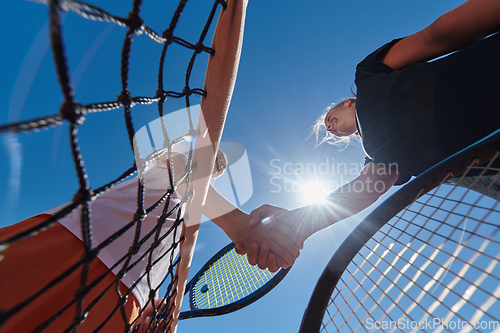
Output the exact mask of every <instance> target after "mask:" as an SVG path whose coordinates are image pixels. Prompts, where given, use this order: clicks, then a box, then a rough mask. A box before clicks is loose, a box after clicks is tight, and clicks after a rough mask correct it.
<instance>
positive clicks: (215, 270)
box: [192, 250, 275, 309]
mask: <svg viewBox="0 0 500 333" xmlns="http://www.w3.org/2000/svg"><path fill="white" fill-rule="evenodd" d="M274 275H275V273H271V272H270V271H269V270H267V269H266V270H261V269H259V268H258V267H254V266H251V265H249V264H248V262H247V258H246V256H240V255H239V254H237V253H236V252H235V251H234V250H231V251H229V252H228V253H226V254H225V255H224V256H223V257H222V258H220V259H219V260H217V261H216V262H215V263H214V264H212V266H211V267H210V268H209V269H208V270H207V271H206V272H204V273H203V274H202V276H200V278H199V280H198V281H197V283H196V285H195V286H194V287H193V288H194V293H193V300H192V304H193V305H194V307H195V308H197V309H210V308H217V307H222V306H225V305H228V304H231V303H234V302H236V301H238V300H241V299H243V298H244V297H246V296H248V295H250V294H252V293H253V292H254V291H256V290H258V289H259V288H261V287H262V286H263V285H265V284H266V283H267V282H268V281H270V280H271V279H272V278H273V277H274Z"/></svg>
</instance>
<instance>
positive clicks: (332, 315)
mask: <svg viewBox="0 0 500 333" xmlns="http://www.w3.org/2000/svg"><path fill="white" fill-rule="evenodd" d="M497 155H498V154H497ZM497 155H496V156H497ZM496 156H495V157H496ZM493 160H494V159H492V160H491V161H490V163H489V164H488V165H491V164H492V162H493ZM487 167H488V166H487ZM487 167H486V168H484V169H483V170H482V172H481V174H480V175H479V176H475V177H476V179H473V180H472V181H469V182H467V188H465V187H461V186H455V185H450V184H448V183H444V181H443V182H442V183H441V185H440V186H439V187H437V188H435V189H434V190H432V191H430V192H428V193H426V194H425V195H424V196H422V197H420V198H419V199H418V200H416V201H414V202H413V203H412V204H411V205H409V206H407V207H406V208H405V209H404V210H403V211H401V212H400V213H399V214H398V215H397V216H395V218H393V219H392V220H391V221H390V222H388V223H387V224H386V225H385V226H384V227H383V228H381V229H380V230H379V231H378V232H377V233H376V234H375V235H374V236H373V237H372V239H371V240H370V241H369V242H367V243H366V244H365V246H364V248H363V250H361V251H359V253H358V255H357V256H356V257H355V258H354V259H353V260H352V262H351V264H350V265H349V266H348V268H347V269H346V270H345V272H344V274H343V275H342V277H341V279H340V281H339V284H338V285H337V287H336V291H335V292H334V296H333V297H330V302H329V304H328V307H327V309H326V311H325V316H324V319H323V323H322V325H321V327H322V328H321V331H322V332H328V330H329V327H330V326H333V327H334V328H333V327H330V329H332V330H335V331H337V332H339V331H351V332H355V331H358V330H363V331H367V332H368V331H373V330H375V329H380V330H382V331H384V332H385V331H388V332H395V331H408V330H409V329H411V330H412V332H416V331H420V330H423V331H450V332H451V331H453V329H455V328H456V327H457V326H460V323H461V329H462V331H464V332H465V331H470V330H475V331H480V332H492V331H495V332H500V315H499V314H495V313H494V312H493V311H492V310H493V309H494V308H495V306H497V307H498V306H500V278H499V276H500V268H499V265H498V263H499V261H500V237H499V231H500V227H499V221H500V211H499V208H498V205H499V203H498V202H497V201H495V200H492V199H491V198H489V197H486V196H484V195H478V194H477V193H476V192H471V191H470V190H469V189H470V188H472V187H473V186H474V184H476V183H477V182H478V181H480V179H481V176H482V175H484V174H485V173H486V171H488V169H487ZM472 168H474V169H476V170H477V169H478V167H477V166H475V165H472V166H471V167H470V168H469V169H472ZM494 171H498V170H496V169H495V170H494ZM448 177H449V176H448ZM448 177H447V178H448ZM466 177H467V172H466V173H464V174H463V175H462V177H461V180H463V179H465V178H466ZM447 178H445V180H446V179H447ZM498 178H499V173H498V172H497V173H496V175H495V176H493V177H490V176H489V178H488V181H489V184H487V186H486V187H485V188H484V191H482V192H483V193H487V192H488V191H489V189H491V188H492V186H493V185H495V184H496V182H497V180H498ZM458 185H460V181H459V182H458Z"/></svg>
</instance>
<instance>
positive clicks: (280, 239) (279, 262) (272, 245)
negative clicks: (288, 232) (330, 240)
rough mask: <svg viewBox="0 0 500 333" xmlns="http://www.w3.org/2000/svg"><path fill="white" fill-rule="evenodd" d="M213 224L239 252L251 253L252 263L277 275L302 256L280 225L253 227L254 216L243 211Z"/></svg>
mask: <svg viewBox="0 0 500 333" xmlns="http://www.w3.org/2000/svg"><path fill="white" fill-rule="evenodd" d="M213 221H214V222H215V223H216V224H218V225H219V226H221V227H222V229H223V230H224V231H225V233H226V234H227V235H228V237H229V238H231V240H232V241H233V242H234V243H235V244H236V247H235V250H236V252H237V253H239V254H245V253H249V254H250V255H249V256H248V262H249V263H250V264H252V265H256V264H258V266H259V268H261V269H265V268H269V270H270V271H271V272H275V271H277V270H278V269H279V267H283V268H286V267H289V266H291V265H292V264H293V263H294V261H295V259H296V258H297V257H298V256H299V254H300V248H299V247H298V246H297V245H296V244H295V243H294V242H293V241H292V240H291V239H289V238H288V237H285V236H284V235H283V234H281V233H280V232H279V230H278V228H277V227H278V225H277V224H275V223H262V222H261V223H253V224H250V215H248V214H246V213H244V212H242V211H241V210H239V209H238V210H234V211H232V212H230V213H228V214H225V215H224V216H221V217H219V218H217V219H214V220H213Z"/></svg>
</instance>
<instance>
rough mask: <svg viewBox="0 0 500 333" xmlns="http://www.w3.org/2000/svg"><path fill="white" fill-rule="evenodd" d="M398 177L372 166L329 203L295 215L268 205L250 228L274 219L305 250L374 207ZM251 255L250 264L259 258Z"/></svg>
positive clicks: (262, 262) (255, 213) (257, 213)
mask: <svg viewBox="0 0 500 333" xmlns="http://www.w3.org/2000/svg"><path fill="white" fill-rule="evenodd" d="M398 176H399V173H398V172H397V170H393V169H392V170H390V169H387V168H386V167H385V166H384V165H379V164H376V163H373V162H370V163H368V164H367V165H366V166H365V167H364V168H363V170H362V171H361V173H360V175H359V176H358V177H357V178H356V179H354V180H353V181H351V182H350V183H348V184H346V185H344V186H342V187H341V188H339V189H337V190H335V191H334V192H333V193H331V194H330V196H329V197H328V201H327V203H324V204H321V205H309V206H305V207H301V208H298V209H294V210H291V211H288V210H285V209H282V208H278V207H274V206H270V205H264V206H261V207H260V208H257V209H256V210H254V211H253V212H252V213H251V214H250V215H251V217H252V220H251V223H250V225H258V222H257V221H260V220H262V219H263V218H265V217H269V216H272V217H273V223H272V224H273V225H275V226H276V228H277V230H278V231H279V232H280V233H281V234H283V235H285V236H287V237H288V238H289V239H291V240H293V242H294V243H295V244H296V245H297V246H298V247H299V248H302V246H303V243H304V241H305V240H306V239H307V238H309V237H310V236H311V235H313V234H314V233H316V232H318V231H320V230H322V229H325V228H327V227H329V226H331V225H332V224H335V223H337V222H339V221H341V220H343V219H345V218H347V217H350V216H352V215H355V214H357V213H359V212H361V211H362V210H364V209H366V208H367V207H369V206H371V205H372V204H373V203H374V202H375V201H377V199H378V198H379V197H380V196H382V195H383V194H384V193H386V192H387V191H388V190H389V189H390V188H391V187H392V186H393V185H394V183H395V182H396V180H397V179H398ZM247 255H248V258H249V261H250V260H251V258H256V257H257V256H258V254H257V253H256V252H254V251H253V250H251V251H249V252H248V253H247ZM258 263H259V267H260V266H261V265H262V266H264V265H265V264H266V263H265V259H262V258H261V256H258Z"/></svg>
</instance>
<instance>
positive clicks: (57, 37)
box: [0, 0, 226, 332]
mask: <svg viewBox="0 0 500 333" xmlns="http://www.w3.org/2000/svg"><path fill="white" fill-rule="evenodd" d="M35 2H40V3H43V4H45V5H47V7H48V15H49V29H50V40H51V46H52V53H53V58H54V63H55V68H56V72H57V76H58V79H59V84H60V87H61V90H62V95H63V101H62V102H61V103H60V109H59V112H57V113H55V114H52V115H49V116H45V117H41V118H37V119H30V120H26V121H21V122H16V123H10V124H7V125H2V126H0V133H1V134H8V133H17V132H30V131H38V130H40V129H46V128H49V127H52V126H59V125H61V124H63V123H64V122H66V123H68V124H69V136H70V145H71V152H72V156H73V162H74V167H75V170H76V173H77V178H78V183H79V187H78V190H77V191H76V193H75V195H74V197H73V199H72V201H71V203H70V204H68V205H67V206H66V207H64V208H63V209H61V210H59V211H58V212H57V213H55V214H54V215H53V216H52V217H50V218H48V219H47V220H46V221H44V222H43V223H40V224H38V225H36V226H35V227H33V228H30V229H29V230H26V231H24V232H21V233H18V234H16V235H14V236H11V237H9V238H8V239H6V240H3V241H2V242H1V243H0V251H2V252H4V251H5V250H6V249H8V248H9V246H12V245H13V244H15V243H17V242H20V241H23V240H26V239H28V238H29V237H32V236H33V235H36V234H37V233H40V232H42V231H44V230H46V229H48V228H50V227H51V226H53V225H54V224H55V223H57V221H59V220H60V219H62V218H63V217H65V216H66V215H67V214H70V213H71V212H73V211H75V209H79V211H80V212H81V219H80V227H81V239H82V242H83V245H84V252H83V255H82V257H81V260H80V261H78V262H77V263H75V264H74V265H73V266H72V267H70V268H69V269H68V270H66V271H65V272H64V273H63V274H61V275H59V276H57V278H55V279H54V280H53V281H51V282H50V283H49V284H47V285H46V286H45V287H44V288H42V289H40V290H36V291H35V292H34V293H33V295H32V296H31V297H29V298H27V299H18V300H16V304H17V305H15V306H14V307H12V308H8V309H0V310H1V313H0V328H1V326H2V325H5V323H8V321H9V318H11V317H12V316H14V315H17V314H19V313H22V311H23V309H25V308H26V307H27V306H28V305H29V304H30V303H32V302H33V301H35V300H36V299H37V298H39V297H41V296H42V295H44V293H46V292H47V291H48V290H50V289H51V288H53V287H54V286H56V285H57V284H59V283H61V281H64V279H65V278H66V277H68V276H69V275H70V274H71V273H73V272H74V271H77V270H78V271H79V272H80V273H79V274H80V285H79V286H77V289H76V290H74V291H72V292H74V298H73V300H72V301H71V303H69V304H65V305H64V307H62V308H61V309H60V311H58V312H57V313H56V314H55V315H54V316H53V317H51V318H47V319H46V320H45V321H44V322H42V323H40V325H39V326H38V327H37V328H36V330H35V331H43V330H44V329H45V328H47V327H50V324H51V323H52V322H53V321H55V320H56V319H57V318H58V317H59V316H61V315H62V314H63V313H64V312H65V311H69V310H68V309H70V308H76V312H74V319H73V322H72V323H71V324H70V325H69V326H68V327H67V328H66V331H72V332H76V331H78V327H79V326H80V325H81V324H82V322H83V321H84V319H85V317H86V316H87V314H88V313H89V312H91V311H92V309H93V308H94V307H95V306H96V304H98V302H99V301H100V299H101V297H103V296H104V295H105V294H106V293H117V294H118V299H119V301H118V302H117V304H116V305H115V307H114V308H113V309H109V314H108V315H107V319H105V320H104V321H103V322H102V323H101V325H100V326H99V327H96V328H95V331H99V330H106V329H103V327H105V325H106V322H107V321H108V320H109V319H110V318H111V317H112V316H113V315H115V314H116V313H121V317H122V318H123V331H124V332H130V331H131V330H132V329H133V328H134V324H135V323H134V322H133V318H132V322H130V323H129V318H127V314H126V312H125V304H126V302H127V299H128V297H129V295H130V294H131V293H132V289H133V288H134V287H135V284H134V285H133V286H132V287H131V288H130V289H129V290H128V291H127V292H126V293H122V292H121V291H120V288H119V285H120V281H121V279H122V278H123V276H125V275H126V273H127V272H128V271H130V270H131V269H132V268H133V267H134V266H135V265H136V264H137V262H138V261H139V260H140V259H143V258H144V257H147V260H148V264H147V269H146V270H145V271H144V274H143V275H142V278H143V279H147V280H148V285H149V289H150V293H149V300H150V302H151V303H154V300H155V299H156V298H157V295H158V291H159V288H160V286H157V287H153V286H152V284H151V283H150V281H149V271H150V270H151V269H154V266H155V264H156V263H157V262H158V260H160V259H163V258H168V260H169V267H168V272H167V274H166V276H165V277H164V279H163V281H162V283H161V286H163V288H164V289H162V290H166V292H165V294H164V295H161V296H162V297H163V298H164V301H163V304H164V305H165V306H161V307H159V306H158V304H156V306H155V308H156V309H155V311H154V314H153V320H152V321H151V324H150V330H151V331H163V330H168V327H170V325H171V321H172V312H173V306H172V305H171V304H172V299H173V298H174V297H175V294H176V290H175V283H176V274H175V268H176V265H177V263H178V262H179V257H178V256H177V255H176V251H175V250H176V249H177V248H178V246H179V243H180V242H181V241H182V237H180V234H181V226H182V221H183V219H182V213H181V209H180V207H181V205H182V203H184V202H186V201H187V198H188V195H189V193H188V192H187V191H186V193H184V194H183V198H182V200H181V201H180V202H176V203H175V204H169V203H171V197H172V194H173V193H174V192H175V189H176V185H178V183H179V181H177V182H174V177H173V172H174V170H173V166H172V162H170V165H169V168H168V169H169V176H170V185H171V186H170V189H169V190H167V191H166V192H165V193H164V195H163V196H162V197H161V198H159V199H158V201H157V202H156V203H155V204H154V205H152V206H145V203H144V191H145V189H144V185H143V182H142V181H137V208H136V212H135V215H134V218H133V220H130V221H124V223H123V228H121V229H120V230H116V232H115V233H114V234H113V235H112V236H111V237H109V238H107V239H106V240H105V241H103V242H100V243H96V242H94V241H93V237H92V219H91V212H92V202H93V201H94V200H96V199H97V198H98V197H99V196H100V195H102V194H103V193H105V192H107V191H109V190H110V189H112V188H114V187H115V186H117V185H118V184H120V183H121V182H122V181H124V180H125V179H127V177H129V176H130V175H132V174H134V173H135V172H138V174H139V177H138V178H139V179H141V177H142V173H141V170H143V169H144V167H145V165H146V164H147V162H148V161H147V158H141V157H140V156H138V154H135V155H134V152H137V142H136V141H135V140H134V135H135V133H136V128H134V121H133V117H132V113H131V108H133V107H134V106H136V105H138V104H141V105H151V107H152V108H151V109H149V110H150V111H151V112H155V113H156V114H158V116H159V117H163V116H164V105H165V103H166V102H167V98H175V99H183V100H184V101H185V103H184V105H185V107H186V109H185V110H186V112H187V116H188V119H189V128H190V134H193V133H195V128H194V125H193V120H192V115H191V113H190V107H191V106H192V104H193V98H198V99H199V98H200V96H205V95H206V93H205V91H204V90H203V89H202V88H201V87H203V82H191V81H192V80H191V74H192V71H193V67H194V66H195V63H196V64H197V66H200V67H206V62H207V59H208V56H209V55H210V54H214V52H215V51H214V50H213V49H211V48H210V47H208V46H206V44H207V42H206V41H205V40H206V36H207V33H208V32H209V29H210V27H211V24H212V23H213V22H214V17H215V15H216V12H217V11H218V8H219V7H222V9H221V10H224V8H225V7H226V3H225V2H224V1H223V0H215V1H213V6H212V8H211V10H210V11H209V12H208V13H206V15H205V17H206V24H205V25H204V27H203V29H202V31H201V32H199V34H198V37H197V38H198V39H196V40H191V41H188V40H185V39H183V38H180V37H178V36H177V35H176V27H177V25H178V22H179V20H181V14H183V11H184V10H185V7H186V2H187V1H179V3H178V5H177V9H176V10H175V13H174V14H173V16H172V17H171V19H170V23H169V24H168V27H167V28H166V29H165V30H164V31H163V32H160V33H159V32H155V31H154V30H153V29H151V28H149V27H148V26H147V25H146V22H144V21H143V19H142V18H141V5H142V1H141V0H136V1H133V3H132V6H131V7H132V8H131V10H130V12H129V14H128V17H120V16H117V15H113V14H111V13H108V12H106V11H104V10H102V9H100V8H98V7H96V6H94V5H91V4H86V3H83V2H79V1H62V0H61V1H57V0H54V1H49V0H46V1H44V0H40V1H35ZM40 8H41V10H43V7H42V6H40ZM65 12H73V13H76V14H78V15H79V16H81V17H83V18H85V19H88V20H93V21H105V22H110V23H113V24H116V25H118V26H120V27H122V28H124V29H125V37H124V39H123V46H122V51H121V58H120V59H114V60H113V59H111V60H110V61H118V60H119V61H120V64H121V75H120V79H121V93H120V94H119V96H118V97H117V98H116V99H113V98H110V99H109V100H108V101H102V102H96V103H91V104H81V103H79V102H78V101H77V100H75V95H74V91H73V88H72V85H71V79H72V78H71V77H70V70H69V66H68V61H67V57H66V55H65V43H64V42H63V35H62V26H63V24H62V22H63V21H62V18H61V17H62V16H64V15H66V13H65ZM68 18H71V17H69V16H68ZM182 19H189V18H184V17H182ZM65 22H66V21H65ZM165 22H166V23H168V19H167V18H166V19H165ZM139 35H143V36H142V37H141V38H144V36H146V37H149V40H150V42H152V43H158V44H161V45H162V46H163V49H162V52H161V56H160V59H159V69H158V86H157V91H156V92H155V93H154V94H152V95H151V96H149V97H144V96H132V94H131V93H130V91H129V72H130V68H129V64H130V62H131V61H130V60H131V50H132V46H133V41H134V38H135V37H137V36H139ZM146 39H147V38H146ZM208 44H209V43H208ZM176 47H182V48H185V49H188V50H190V54H191V55H190V58H189V59H184V61H183V62H182V64H185V63H187V67H186V70H185V80H184V82H176V83H177V84H178V85H179V89H178V90H177V91H166V90H165V89H164V81H165V80H166V78H165V76H166V75H165V73H168V71H169V66H180V65H181V64H179V63H176V64H172V63H169V61H167V60H166V58H167V57H166V55H167V50H169V49H171V48H176ZM200 58H201V60H199V59H200ZM146 65H147V64H146ZM183 66H185V65H183ZM192 86H193V87H192ZM152 104H156V105H157V108H155V107H154V106H153V105H152ZM117 109H123V114H124V122H125V125H126V129H127V134H128V137H127V139H128V141H129V142H130V146H131V152H132V154H131V161H132V160H133V161H134V162H133V163H132V162H131V164H132V165H131V167H130V168H129V169H128V170H125V171H124V172H123V173H121V174H120V175H119V176H117V177H116V178H115V179H114V180H112V181H110V182H109V183H107V184H105V185H103V186H101V187H99V188H92V187H91V186H90V182H89V177H88V174H87V172H86V168H85V164H84V156H83V154H82V153H81V151H80V145H79V129H80V128H81V127H82V126H83V125H84V124H85V119H86V117H87V116H90V114H92V113H96V112H103V111H107V112H109V111H113V112H117V111H115V110H117ZM162 130H163V136H164V138H165V142H164V144H163V147H162V148H161V149H160V150H158V149H157V151H156V152H155V154H156V156H158V154H163V156H165V158H169V161H171V160H172V159H171V157H172V149H173V147H174V146H175V145H176V144H177V143H179V142H181V141H183V140H184V138H182V137H180V138H179V137H176V138H172V137H169V135H168V132H167V130H166V126H165V124H164V123H163V118H162ZM124 139H125V138H124ZM192 156H193V143H190V150H189V154H188V166H190V165H191V160H192ZM149 157H151V156H149ZM189 170H190V169H189V167H188V169H187V170H186V171H187V172H185V170H181V171H182V172H183V173H184V172H185V173H184V177H183V179H184V180H185V181H186V183H187V184H188V187H189V182H190V179H189ZM158 207H164V208H163V214H162V216H161V217H160V218H159V219H158V221H157V227H155V228H154V229H153V230H152V231H151V232H149V233H147V234H141V232H140V231H141V223H142V221H143V220H144V219H145V217H146V216H147V214H148V213H150V212H151V211H152V210H154V209H157V208H158ZM168 218H170V219H171V220H172V219H175V222H174V223H173V225H172V226H171V227H169V228H166V229H167V230H168V231H167V232H166V233H163V232H162V231H163V230H164V228H163V229H162V226H163V224H164V223H165V221H166V220H167V219H168ZM127 230H134V233H135V236H134V240H133V242H132V244H130V248H129V251H128V253H123V256H122V258H121V260H119V261H118V262H116V264H115V266H114V267H109V268H108V270H107V272H106V273H105V274H103V275H101V276H100V277H99V278H98V279H95V280H91V279H89V278H88V271H89V265H90V264H91V263H92V261H93V260H94V259H95V258H96V257H97V256H98V254H99V252H100V251H101V250H102V249H103V248H105V247H106V246H108V245H109V244H111V243H112V242H113V241H115V240H116V239H117V238H119V237H120V236H121V235H122V234H123V233H125V232H126V231H127ZM166 237H171V238H172V239H173V242H172V244H171V245H170V247H169V249H168V251H166V252H164V253H163V254H162V256H161V257H160V258H155V257H154V256H153V255H152V252H153V250H154V248H155V246H157V245H158V243H159V242H160V241H161V240H163V239H164V238H166ZM148 240H149V241H150V242H151V246H150V248H149V249H147V250H146V251H144V252H143V254H142V257H141V258H139V259H137V260H136V259H134V260H132V257H133V255H134V254H136V253H137V252H138V251H139V249H140V248H141V246H144V244H145V243H146V242H147V241H148ZM115 267H121V269H120V270H119V273H118V274H113V273H112V270H113V269H114V268H115ZM0 274H4V273H0ZM108 275H112V276H114V277H115V278H114V282H113V283H112V284H109V285H108V286H107V288H105V290H103V291H102V293H101V295H100V296H99V297H97V298H95V299H93V300H92V301H91V302H88V301H85V302H84V300H85V296H86V295H87V294H88V292H89V290H91V289H92V288H93V287H94V286H96V285H97V284H98V283H99V282H100V281H101V280H102V279H104V278H105V276H108ZM160 309H161V311H159V310H160ZM142 310H144V309H142ZM160 318H161V319H162V320H161V325H158V323H159V322H160ZM27 320H29V318H27Z"/></svg>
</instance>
